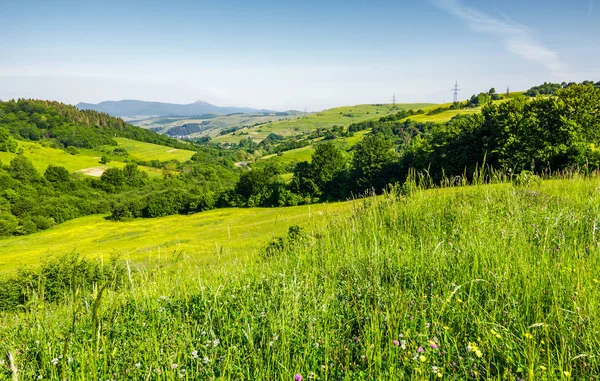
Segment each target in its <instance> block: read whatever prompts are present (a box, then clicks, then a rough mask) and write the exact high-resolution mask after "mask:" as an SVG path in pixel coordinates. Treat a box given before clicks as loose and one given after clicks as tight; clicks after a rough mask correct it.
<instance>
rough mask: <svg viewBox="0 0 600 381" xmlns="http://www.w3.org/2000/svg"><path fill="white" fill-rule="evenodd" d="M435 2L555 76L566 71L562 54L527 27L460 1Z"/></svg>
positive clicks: (591, 6) (439, 0)
mask: <svg viewBox="0 0 600 381" xmlns="http://www.w3.org/2000/svg"><path fill="white" fill-rule="evenodd" d="M434 2H435V4H437V5H438V6H439V7H440V8H442V9H444V10H445V11H447V12H448V13H450V14H451V15H453V16H455V17H457V18H459V19H461V20H463V21H465V22H466V23H467V24H468V26H469V27H470V28H471V29H473V30H475V31H477V32H482V33H487V34H490V35H494V36H497V37H499V38H501V39H502V40H503V41H504V45H505V47H506V49H507V50H508V51H509V52H511V53H513V54H515V55H517V56H519V57H521V58H523V59H525V60H528V61H531V62H535V63H538V64H540V65H542V66H544V67H546V69H548V70H549V71H550V72H551V73H553V74H557V73H562V72H564V71H565V70H566V65H565V64H564V63H563V62H562V61H561V59H560V56H559V54H558V53H557V52H555V51H553V50H550V49H548V48H547V47H546V46H544V44H542V43H541V42H540V41H539V40H538V39H537V38H536V36H535V33H534V31H533V30H531V29H530V28H528V27H527V26H524V25H521V24H518V23H515V22H513V21H511V20H508V19H505V20H501V19H498V18H494V17H492V16H489V15H487V14H485V13H483V12H481V11H479V10H477V9H473V8H470V7H467V6H465V5H463V4H462V3H461V2H460V0H434ZM591 8H593V0H591V3H590V9H591Z"/></svg>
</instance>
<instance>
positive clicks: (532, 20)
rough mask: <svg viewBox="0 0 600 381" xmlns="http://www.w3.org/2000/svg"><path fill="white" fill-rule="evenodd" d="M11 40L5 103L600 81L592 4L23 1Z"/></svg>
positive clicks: (431, 90) (265, 104)
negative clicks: (457, 83)
mask: <svg viewBox="0 0 600 381" xmlns="http://www.w3.org/2000/svg"><path fill="white" fill-rule="evenodd" d="M0 36H2V38H0V51H1V52H2V54H1V55H0V99H10V98H16V97H27V98H44V99H55V100H60V101H64V102H67V103H78V102H81V101H83V102H94V103H95V102H99V101H102V100H119V99H143V100H154V101H163V102H174V103H191V102H193V101H195V100H205V101H208V102H211V103H215V104H219V105H235V106H251V107H260V108H272V109H281V110H283V109H291V108H294V109H304V108H307V109H309V110H319V109H323V108H328V107H333V106H338V105H349V104H358V103H381V102H387V101H389V100H390V99H391V97H392V94H394V93H395V94H396V97H397V98H398V99H399V100H400V101H402V102H419V101H423V102H443V101H450V100H451V93H450V88H451V86H452V85H453V84H454V81H455V80H458V82H459V85H460V87H461V89H462V93H461V95H462V96H463V97H468V96H470V95H471V94H473V93H475V92H479V91H482V90H487V89H489V88H490V87H495V88H496V89H497V90H498V91H504V90H505V89H506V87H507V86H510V87H511V89H515V90H517V89H521V90H523V89H527V88H528V87H530V86H531V85H535V84H538V83H541V82H543V81H558V82H562V81H571V80H572V81H580V80H584V79H593V80H596V81H598V80H600V65H599V64H598V62H600V2H599V4H597V7H596V4H595V0H562V1H552V0H546V1H540V0H529V1H526V2H524V1H515V0H505V1H502V2H497V1H491V0H479V1H474V0H462V1H461V0H423V1H417V0H408V1H389V0H370V1H367V0H346V1H338V0H331V1H313V0H306V1H302V2H298V1H279V2H274V1H248V0H246V1H225V0H223V1H219V0H212V1H168V2H167V1H145V2H133V1H123V0H121V1H53V0H46V1H43V2H41V1H28V0H21V1H12V2H9V3H8V4H3V6H2V13H0Z"/></svg>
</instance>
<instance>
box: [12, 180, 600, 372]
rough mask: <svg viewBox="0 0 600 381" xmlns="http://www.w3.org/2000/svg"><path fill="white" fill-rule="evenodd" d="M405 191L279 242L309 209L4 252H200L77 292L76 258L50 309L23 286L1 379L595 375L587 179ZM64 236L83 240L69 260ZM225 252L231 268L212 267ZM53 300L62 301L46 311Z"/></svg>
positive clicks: (104, 225)
mask: <svg viewBox="0 0 600 381" xmlns="http://www.w3.org/2000/svg"><path fill="white" fill-rule="evenodd" d="M403 189H404V191H403V192H402V193H396V192H393V193H391V194H387V195H384V196H382V197H378V198H370V199H367V200H365V201H364V202H360V203H354V204H352V205H353V206H352V207H351V208H350V211H349V212H347V213H341V214H340V215H337V216H335V217H333V218H326V219H323V220H322V221H323V224H322V225H320V226H316V227H314V228H313V227H310V224H309V225H305V226H307V228H305V229H304V230H298V229H292V230H290V233H288V234H287V235H285V233H284V232H285V230H286V227H287V225H288V224H291V223H298V222H301V221H306V220H308V211H307V209H308V207H301V208H300V207H299V208H296V209H294V208H289V209H285V210H288V211H291V210H297V211H298V213H299V214H300V215H301V216H300V217H298V218H297V219H296V220H292V219H291V217H289V218H288V219H286V218H284V217H283V216H282V217H281V218H280V221H281V222H283V221H285V223H276V222H275V220H276V216H277V215H278V213H282V211H281V210H279V209H277V210H263V209H259V210H257V209H248V210H221V211H216V212H210V213H200V214H199V215H196V216H189V217H176V218H175V217H167V218H161V219H157V220H152V221H148V220H144V221H131V222H128V223H124V224H123V223H119V224H116V223H114V224H113V223H109V222H106V221H102V219H101V217H90V218H87V219H79V220H76V221H71V222H69V223H66V224H64V225H63V226H60V227H58V228H56V229H55V230H53V231H50V232H45V233H38V234H36V235H33V236H31V237H23V238H15V239H9V240H3V241H0V242H2V254H1V255H0V256H1V257H2V258H3V260H4V261H7V260H9V261H11V262H15V261H22V262H23V263H35V260H34V259H35V257H34V256H33V254H26V253H27V250H28V248H29V247H32V248H35V247H38V249H43V250H45V251H48V252H52V251H56V252H58V251H61V250H63V249H69V248H73V249H77V250H81V252H82V253H86V254H90V255H91V254H92V253H93V252H94V251H95V249H94V247H96V246H97V245H100V247H103V248H110V247H111V246H112V247H115V248H119V249H120V250H126V251H129V252H134V251H138V250H140V249H143V250H145V251H144V252H143V253H140V256H139V257H137V260H140V261H143V258H148V256H149V255H150V254H149V252H148V250H149V249H150V248H151V247H152V246H153V245H154V244H155V243H162V244H163V245H165V247H166V248H167V247H168V249H166V250H165V251H163V253H168V252H170V251H171V250H172V249H173V250H176V249H177V247H178V245H179V244H181V245H185V244H193V245H197V246H195V247H197V248H198V250H199V251H198V253H197V254H194V252H193V250H192V251H190V252H189V253H188V254H187V255H182V256H177V255H176V254H175V253H173V254H169V255H170V257H169V259H168V260H164V261H162V262H159V263H160V264H161V266H157V265H156V261H154V262H152V261H148V264H147V265H143V264H140V265H137V266H127V264H125V265H124V267H123V266H122V267H119V266H117V265H114V264H113V265H110V266H109V265H108V263H107V261H106V260H105V263H104V265H103V267H102V268H104V269H105V270H104V274H105V275H104V278H102V279H105V280H104V281H103V282H101V283H99V284H98V286H97V287H87V288H86V287H85V285H86V284H87V283H85V280H86V279H87V278H85V277H86V275H85V274H87V273H86V272H83V269H86V268H87V267H82V266H84V262H78V263H80V265H78V266H79V267H73V269H75V270H70V271H69V270H68V268H66V269H65V271H66V273H64V274H65V275H62V276H63V277H64V278H61V279H64V281H63V282H65V283H63V284H67V286H63V287H64V290H65V291H64V293H63V294H60V292H58V293H56V292H55V293H53V294H50V293H49V291H48V294H47V295H45V296H44V294H43V293H41V290H42V288H41V287H42V286H41V285H40V284H38V283H35V284H33V285H32V286H33V287H31V289H30V295H29V298H28V300H29V301H28V302H27V304H26V305H24V306H23V307H22V308H20V309H19V310H18V311H15V312H7V313H4V314H0V335H1V337H2V341H0V350H1V351H2V352H6V353H9V355H10V364H9V365H11V367H9V366H6V367H4V368H2V369H1V370H0V372H1V373H0V375H1V376H0V377H4V378H5V379H9V378H10V377H12V375H13V374H15V373H16V374H18V375H19V376H20V377H21V378H22V379H37V378H42V379H77V380H98V379H126V380H140V379H153V380H180V379H189V380H192V379H194V380H195V379H215V380H216V379H219V380H226V379H227V380H229V379H235V380H264V379H276V380H294V379H296V380H298V379H300V378H302V379H303V380H391V379H395V380H403V379H404V380H438V379H442V380H518V379H521V380H571V379H573V380H584V379H585V380H593V379H596V378H597V375H598V374H600V361H599V360H598V359H599V356H600V349H599V348H600V336H599V335H598V332H599V331H600V316H599V315H600V297H599V295H600V270H599V269H600V256H599V255H598V253H599V250H600V246H599V233H598V228H597V225H598V216H599V215H600V180H599V179H598V177H590V178H584V177H581V176H574V177H573V178H571V179H565V180H551V181H542V182H538V181H532V182H529V183H526V184H522V185H513V184H511V183H504V184H493V185H475V186H469V187H456V188H446V189H433V190H421V189H419V187H418V185H417V184H416V183H414V182H408V183H407V185H406V186H405V187H404V188H403ZM338 206H340V208H341V207H342V205H341V204H339V205H338ZM330 207H331V205H328V206H326V207H323V208H330ZM313 208H314V207H313ZM344 208H345V207H344ZM211 213H213V214H211ZM265 213H267V214H265ZM268 213H272V214H270V215H269V214H268ZM283 213H285V212H283ZM225 214H231V216H229V217H226V216H225ZM234 215H235V216H236V217H233V216H234ZM259 215H262V216H264V218H260V220H262V221H263V222H262V223H261V222H259V217H258V216H259ZM327 215H330V214H329V212H328V213H327ZM234 219H237V220H238V221H239V224H236V223H234V222H233V221H234ZM183 221H188V222H189V223H184V222H183ZM192 221H194V222H192ZM167 229H168V230H169V232H168V233H167V232H166V231H167ZM228 229H229V230H228ZM228 231H230V232H231V233H228ZM61 232H62V233H61ZM145 232H147V233H145ZM208 232H211V233H210V234H208ZM55 234H56V235H55ZM61 234H64V235H62V240H67V238H68V240H71V239H72V240H78V241H80V242H79V243H76V245H73V246H72V247H68V246H67V245H65V244H64V243H63V244H61V243H60V241H61V238H60V236H61ZM144 234H148V235H147V236H145V237H147V238H149V237H152V240H148V239H143V238H141V237H144ZM229 234H231V237H232V238H231V239H230V238H228V237H229ZM269 235H280V236H282V237H283V236H285V238H282V239H281V240H277V241H273V243H272V244H271V245H269V250H266V249H265V248H266V245H265V244H264V243H263V244H261V243H260V241H261V240H262V238H266V237H267V236H269ZM258 237H260V238H258ZM28 240H29V241H28ZM110 240H112V242H107V241H110ZM166 240H168V241H166ZM178 240H179V242H180V243H179V244H178V243H177V241H178ZM186 240H190V241H196V242H199V243H190V242H184V241H186ZM234 240H236V241H237V243H236V244H235V247H237V249H236V250H235V253H236V254H235V256H236V258H238V259H239V260H235V261H224V260H223V257H226V256H227V255H230V254H228V253H233V252H234V251H233V250H234V249H233V247H234V244H233V243H232V242H233V241H234ZM128 241H133V242H137V243H136V244H131V245H130V244H128V243H127V242H128ZM202 241H207V242H206V243H205V245H206V251H204V249H202V248H201V247H202V245H204V244H203V243H200V242H202ZM44 242H45V244H44ZM169 242H170V243H169ZM228 242H229V243H228ZM246 245H247V246H246ZM210 246H212V249H209V247H210ZM261 247H262V249H261ZM221 248H223V250H221ZM102 251H104V250H102ZM20 253H23V254H20ZM252 253H254V254H252ZM20 255H22V256H23V257H22V259H19V258H20V257H19V256H20ZM36 255H37V254H36ZM95 255H98V254H95ZM152 255H153V256H154V257H155V256H157V255H158V253H157V251H156V250H154V251H153V254H152ZM161 255H162V254H161ZM231 255H234V254H231ZM195 256H205V257H206V261H198V260H197V258H195ZM126 258H128V257H126ZM131 259H132V260H134V261H135V260H136V257H135V256H132V257H131ZM52 263H54V264H52ZM63 263H64V266H67V265H68V263H72V262H69V261H68V260H65V261H64V262H63ZM134 263H135V262H134ZM142 263H143V262H142ZM167 264H168V265H167ZM56 266H57V265H56V262H51V263H49V264H48V265H46V267H44V268H45V269H46V270H44V271H45V274H48V275H47V276H48V278H44V279H47V281H46V282H52V281H53V280H54V279H59V278H52V276H54V275H52V274H63V273H60V272H58V273H57V272H56V270H53V269H56ZM76 269H81V270H76ZM119 269H120V270H119ZM90 271H91V270H90ZM56 276H58V275H56ZM78 279H79V280H78ZM50 284H51V283H48V286H47V287H50ZM68 284H70V285H71V286H68ZM51 295H54V296H53V297H54V298H55V300H56V301H55V302H54V303H46V302H44V298H45V297H46V298H50V296H51ZM5 364H8V363H5ZM11 369H13V370H12V371H11Z"/></svg>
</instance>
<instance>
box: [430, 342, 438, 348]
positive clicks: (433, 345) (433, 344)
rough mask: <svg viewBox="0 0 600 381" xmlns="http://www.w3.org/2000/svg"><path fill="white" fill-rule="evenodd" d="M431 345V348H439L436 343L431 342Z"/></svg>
mask: <svg viewBox="0 0 600 381" xmlns="http://www.w3.org/2000/svg"><path fill="white" fill-rule="evenodd" d="M429 346H430V347H431V348H433V349H437V348H438V345H437V344H436V343H431V344H429Z"/></svg>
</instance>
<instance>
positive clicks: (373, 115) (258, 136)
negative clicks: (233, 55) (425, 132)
mask: <svg viewBox="0 0 600 381" xmlns="http://www.w3.org/2000/svg"><path fill="white" fill-rule="evenodd" d="M429 106H432V104H431V103H412V104H397V105H396V106H395V107H393V106H392V105H391V104H383V105H356V106H345V107H337V108H332V109H329V110H324V111H321V112H316V113H313V114H310V115H307V116H305V117H298V118H296V119H289V120H284V121H280V122H273V123H269V124H267V125H262V126H257V127H254V128H244V129H241V130H239V131H236V132H235V133H233V134H228V135H224V136H218V137H216V138H215V139H214V140H215V141H217V142H223V143H237V142H239V141H240V140H242V139H247V138H248V137H250V138H252V139H253V140H255V141H261V140H262V139H264V138H266V137H267V135H269V134H270V133H275V134H278V135H283V136H291V135H294V134H296V135H297V134H302V133H309V132H312V131H315V130H316V129H317V128H330V127H332V126H335V125H338V126H348V125H349V124H352V123H357V122H361V121H363V120H369V119H377V118H380V117H382V116H385V115H389V114H393V113H396V112H398V111H400V110H408V109H414V110H418V109H420V108H424V107H429Z"/></svg>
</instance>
